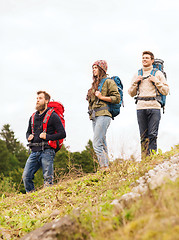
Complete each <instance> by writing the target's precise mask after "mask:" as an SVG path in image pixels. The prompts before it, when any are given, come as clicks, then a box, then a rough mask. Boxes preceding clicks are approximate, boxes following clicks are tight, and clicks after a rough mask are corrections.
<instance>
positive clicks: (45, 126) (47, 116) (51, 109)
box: [43, 108, 54, 133]
mask: <svg viewBox="0 0 179 240" xmlns="http://www.w3.org/2000/svg"><path fill="white" fill-rule="evenodd" d="M53 112H54V109H53V108H50V109H49V110H48V111H47V113H46V114H45V117H44V119H43V132H45V133H46V132H47V124H48V121H49V118H50V116H51V114H52V113H53Z"/></svg>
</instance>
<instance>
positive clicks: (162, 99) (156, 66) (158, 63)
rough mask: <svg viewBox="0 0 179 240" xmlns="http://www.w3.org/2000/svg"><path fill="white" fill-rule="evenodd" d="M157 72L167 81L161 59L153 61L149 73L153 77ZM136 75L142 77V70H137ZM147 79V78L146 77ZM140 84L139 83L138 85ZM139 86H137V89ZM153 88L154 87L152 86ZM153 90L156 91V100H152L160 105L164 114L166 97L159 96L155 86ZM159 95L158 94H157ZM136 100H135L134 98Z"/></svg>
mask: <svg viewBox="0 0 179 240" xmlns="http://www.w3.org/2000/svg"><path fill="white" fill-rule="evenodd" d="M158 70H160V71H161V72H162V73H163V74H164V76H165V78H166V80H167V75H166V72H164V61H163V60H162V59H158V58H156V59H155V60H154V63H153V69H152V71H151V73H150V74H151V75H153V76H155V74H156V72H157V71H158ZM138 75H141V76H142V75H143V70H142V69H139V70H138ZM146 78H147V77H146ZM139 84H140V83H139ZM139 84H138V88H139ZM154 86H155V85H154ZM155 89H156V98H155V99H154V100H157V101H158V102H159V103H160V105H161V107H162V108H163V113H164V112H165V104H166V95H163V94H161V93H160V92H159V91H158V90H157V88H156V86H155ZM158 93H159V94H158ZM136 99H137V98H136Z"/></svg>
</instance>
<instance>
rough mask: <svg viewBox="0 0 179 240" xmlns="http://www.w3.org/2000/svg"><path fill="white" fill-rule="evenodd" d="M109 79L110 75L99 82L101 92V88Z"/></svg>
mask: <svg viewBox="0 0 179 240" xmlns="http://www.w3.org/2000/svg"><path fill="white" fill-rule="evenodd" d="M107 79H109V77H108V78H103V79H102V80H101V82H100V83H99V86H98V90H99V91H100V92H101V90H102V87H103V84H104V82H105V81H106V80H107Z"/></svg>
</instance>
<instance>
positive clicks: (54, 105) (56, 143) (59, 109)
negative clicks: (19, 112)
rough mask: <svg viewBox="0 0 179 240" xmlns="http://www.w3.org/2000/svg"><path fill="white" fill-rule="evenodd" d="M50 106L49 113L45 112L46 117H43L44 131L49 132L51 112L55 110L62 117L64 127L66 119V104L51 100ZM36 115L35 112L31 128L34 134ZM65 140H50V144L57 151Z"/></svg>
mask: <svg viewBox="0 0 179 240" xmlns="http://www.w3.org/2000/svg"><path fill="white" fill-rule="evenodd" d="M48 107H50V109H49V110H48V111H47V113H46V114H45V117H44V119H43V132H47V124H48V121H49V119H50V116H51V114H52V113H53V111H55V112H56V114H57V115H58V116H59V117H60V119H61V122H62V124H63V127H64V128H65V119H64V115H63V113H64V106H63V105H62V104H61V103H60V102H54V101H53V102H49V103H48ZM34 117H35V113H33V114H32V117H31V128H32V134H34ZM63 140H64V139H60V140H55V141H51V140H50V141H48V144H49V145H50V146H51V147H52V148H54V149H55V152H57V151H58V150H60V148H61V147H62V145H63Z"/></svg>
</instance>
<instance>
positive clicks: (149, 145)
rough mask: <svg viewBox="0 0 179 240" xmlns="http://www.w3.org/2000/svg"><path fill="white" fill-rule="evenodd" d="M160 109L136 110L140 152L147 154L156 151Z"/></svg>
mask: <svg viewBox="0 0 179 240" xmlns="http://www.w3.org/2000/svg"><path fill="white" fill-rule="evenodd" d="M160 118H161V113H160V109H141V110H137V120H138V124H139V131H140V138H141V148H142V152H145V153H146V154H147V155H150V153H151V152H152V151H153V150H154V151H157V136H158V129H159V123H160Z"/></svg>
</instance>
